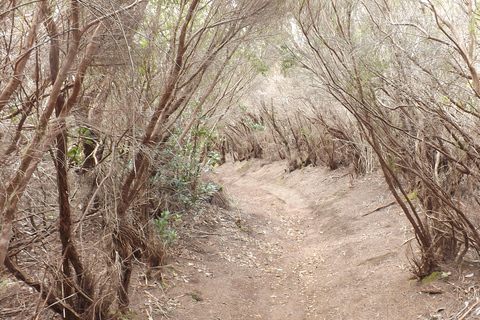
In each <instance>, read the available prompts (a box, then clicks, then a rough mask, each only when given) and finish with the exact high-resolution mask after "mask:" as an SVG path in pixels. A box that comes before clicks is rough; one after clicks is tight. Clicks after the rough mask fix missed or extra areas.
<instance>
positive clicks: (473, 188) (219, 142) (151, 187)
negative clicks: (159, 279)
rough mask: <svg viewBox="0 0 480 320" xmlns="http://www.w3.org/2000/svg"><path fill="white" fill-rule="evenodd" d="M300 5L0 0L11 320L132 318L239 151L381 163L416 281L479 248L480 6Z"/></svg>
mask: <svg viewBox="0 0 480 320" xmlns="http://www.w3.org/2000/svg"><path fill="white" fill-rule="evenodd" d="M294 2H295V1H291V3H289V2H286V3H283V4H282V5H280V4H279V3H278V2H277V1H270V0H265V1H252V0H241V1H239V0H236V1H231V2H230V1H220V0H218V1H216V0H214V1H201V0H189V1H187V0H181V1H180V0H168V1H167V0H165V1H142V0H138V1H133V0H132V1H126V0H122V1H109V0H105V1H103V0H102V1H94V2H80V1H76V0H70V1H68V0H64V1H47V0H41V1H36V2H29V1H13V0H10V1H8V0H4V1H0V26H1V27H0V30H2V31H1V32H0V38H1V39H0V143H1V146H0V179H1V181H2V182H3V183H2V187H1V190H0V215H1V233H0V261H1V262H2V265H3V264H4V265H5V267H6V270H3V272H4V274H5V275H7V274H10V275H13V276H15V277H16V278H17V279H18V280H20V281H22V282H23V283H24V284H25V285H26V286H29V287H30V288H31V289H32V290H34V291H35V292H37V297H38V299H37V300H36V301H30V302H29V303H30V304H29V305H28V308H22V309H15V308H13V309H11V310H10V311H11V314H4V315H2V316H5V317H6V316H11V317H18V318H25V317H27V316H33V317H37V318H39V317H46V316H47V314H48V315H49V317H50V316H51V314H55V315H56V316H57V317H63V318H65V319H94V318H102V319H108V318H115V317H120V315H121V313H122V312H123V313H124V312H126V310H128V304H129V294H128V292H129V282H130V277H131V274H132V272H133V268H134V265H135V262H138V263H140V264H143V267H146V268H149V270H154V269H155V268H157V267H158V266H159V265H161V264H162V262H163V259H164V257H165V250H166V249H167V247H168V245H169V244H171V243H172V242H173V241H175V238H176V233H175V230H174V229H172V228H171V226H172V224H174V222H175V219H177V220H178V219H180V218H181V215H182V214H185V213H187V212H189V210H193V209H195V206H196V204H197V203H198V201H201V200H206V199H209V198H210V197H211V196H212V195H213V194H216V193H217V192H218V191H219V190H218V188H217V187H215V186H212V185H209V184H205V183H202V182H201V181H200V180H199V175H200V173H201V170H202V169H203V168H204V167H208V166H214V165H215V164H217V163H223V162H224V161H225V157H226V155H227V154H228V153H231V154H232V156H233V159H234V160H245V159H249V158H252V157H256V158H259V157H263V158H270V159H287V160H288V163H289V170H291V171H292V170H296V169H299V168H302V167H305V166H309V165H312V166H327V167H329V168H331V169H336V168H339V167H341V166H344V167H349V168H351V170H350V172H351V174H352V175H362V174H365V173H367V172H371V171H372V170H373V169H374V168H376V167H379V168H381V170H382V171H383V174H384V178H385V180H386V182H387V184H388V186H389V189H390V191H391V193H392V194H393V196H394V197H395V199H396V201H397V203H398V204H399V205H400V207H401V208H402V210H403V212H404V213H405V215H406V217H407V218H408V220H409V222H410V224H411V226H412V227H413V229H414V231H415V237H416V240H417V243H418V248H419V251H418V253H416V254H414V255H413V256H412V257H411V261H412V271H413V272H414V273H415V274H416V275H417V276H418V277H420V278H423V277H425V276H428V275H429V274H431V272H432V271H433V270H434V269H435V267H436V265H437V264H438V263H440V262H442V261H448V260H449V261H452V260H454V261H456V262H458V263H461V262H462V260H463V259H465V258H469V259H478V250H480V234H479V233H478V228H479V226H480V221H479V219H478V215H477V214H476V212H477V211H478V208H479V206H480V194H479V184H480V171H479V169H480V146H479V141H480V129H479V128H480V116H479V115H480V113H479V112H480V110H479V106H480V104H479V98H480V80H479V75H478V71H477V69H478V62H477V54H478V53H477V50H478V41H477V36H476V34H477V30H478V28H479V26H478V14H479V11H478V10H479V8H478V7H477V4H476V3H474V2H473V1H470V0H467V1H463V2H455V3H450V2H449V1H429V0H427V1H408V2H402V1H376V0H369V1H364V2H362V3H356V2H355V1H348V2H345V1H337V0H330V1H318V0H306V1H302V2H301V3H300V4H297V3H294ZM282 19H283V20H282ZM279 21H280V22H279ZM285 21H287V22H286V23H284V22H285ZM280 25H282V26H283V27H280ZM283 39H287V40H283ZM255 77H261V78H262V79H269V80H271V82H272V85H271V87H266V88H262V90H263V91H264V92H263V93H262V94H258V95H257V96H254V98H253V99H246V98H245V99H244V98H243V96H242V94H243V93H244V92H245V91H246V90H251V91H254V90H255V89H257V90H258V88H255V85H256V84H258V83H262V84H265V82H255V81H254V79H255ZM280 78H281V79H282V80H281V81H276V80H278V79H280ZM278 83H283V84H285V83H288V85H287V87H279V86H278ZM220 200H221V198H220ZM222 203H223V202H222ZM223 204H224V203H223ZM3 262H4V263H3ZM5 281H7V280H5ZM7 282H8V281H7ZM7 282H5V283H7ZM23 292H24V293H25V294H26V292H27V291H23ZM19 295H21V294H20V293H19ZM11 303H12V304H15V302H13V300H12V302H11Z"/></svg>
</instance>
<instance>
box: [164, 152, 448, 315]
mask: <svg viewBox="0 0 480 320" xmlns="http://www.w3.org/2000/svg"><path fill="white" fill-rule="evenodd" d="M285 167H286V165H285V163H283V162H275V163H266V162H262V161H258V160H254V161H250V162H243V163H233V164H232V163H227V164H225V165H223V166H221V167H219V168H216V169H215V171H214V173H211V174H209V175H208V177H207V178H208V179H211V180H213V181H215V182H216V183H217V184H221V185H223V186H224V189H225V191H226V193H227V194H228V195H229V196H230V197H231V200H232V203H233V208H232V209H231V210H228V211H226V210H223V211H221V212H220V213H215V214H212V215H211V216H207V217H202V215H199V216H198V219H197V220H194V221H193V222H192V224H191V226H189V227H188V228H190V229H188V228H187V230H190V231H189V232H185V235H184V240H183V241H184V243H183V244H182V246H181V247H182V249H181V250H180V252H178V257H177V258H176V261H174V262H172V263H171V264H170V269H169V270H170V272H166V273H165V278H164V281H165V282H167V283H170V287H169V288H168V289H167V294H166V296H167V298H168V299H167V301H166V302H165V304H166V305H167V310H166V313H165V314H166V316H168V317H169V318H171V319H434V318H433V316H435V314H436V312H437V311H438V310H441V309H442V308H445V307H447V305H446V304H447V303H448V301H450V300H449V299H453V298H452V296H449V295H448V294H447V293H444V294H440V295H429V294H426V293H422V291H424V292H425V291H428V290H425V285H418V284H412V283H411V281H409V280H410V278H411V273H410V272H409V270H408V267H409V264H408V261H407V259H406V255H405V250H406V247H407V246H402V244H403V243H404V242H405V241H406V240H407V239H409V238H411V237H412V236H413V235H412V233H411V231H410V228H409V226H408V224H407V221H406V218H405V217H404V216H402V214H401V212H400V209H399V208H398V207H397V206H396V205H392V206H389V207H387V208H385V209H382V210H379V211H376V212H374V213H371V214H368V215H365V214H367V213H369V212H371V211H373V210H375V209H376V208H378V207H380V206H382V205H384V204H387V203H389V202H390V201H391V199H390V195H389V193H388V190H387V188H386V186H385V185H384V183H383V182H382V180H381V179H380V176H378V175H371V176H368V177H366V178H361V179H356V180H353V179H352V177H351V176H350V175H349V174H348V172H347V171H345V170H343V171H342V170H337V171H330V170H327V169H325V168H304V169H302V170H298V171H295V172H292V173H286V172H285V169H284V168H285ZM364 215H365V216H364ZM438 285H441V284H438V283H432V284H429V286H433V288H437V287H438ZM435 319H437V318H435Z"/></svg>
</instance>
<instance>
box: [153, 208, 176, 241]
mask: <svg viewBox="0 0 480 320" xmlns="http://www.w3.org/2000/svg"><path fill="white" fill-rule="evenodd" d="M171 219H174V220H175V221H181V216H180V215H178V214H176V215H175V216H174V217H173V218H172V217H171V214H170V211H168V210H166V211H162V213H161V214H160V217H159V218H157V219H155V220H154V226H155V231H156V232H157V233H158V234H159V235H160V236H161V237H162V239H163V240H164V241H165V243H166V245H167V246H171V245H172V244H174V243H175V242H176V241H177V240H178V234H177V231H175V230H174V229H172V228H171V227H170V221H171Z"/></svg>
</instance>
